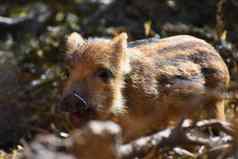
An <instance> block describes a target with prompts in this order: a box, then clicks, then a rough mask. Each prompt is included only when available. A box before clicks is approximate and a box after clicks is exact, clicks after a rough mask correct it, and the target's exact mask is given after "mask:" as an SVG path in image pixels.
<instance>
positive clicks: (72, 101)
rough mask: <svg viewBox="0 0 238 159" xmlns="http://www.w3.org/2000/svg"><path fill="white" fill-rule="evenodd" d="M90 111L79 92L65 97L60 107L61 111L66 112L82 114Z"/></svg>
mask: <svg viewBox="0 0 238 159" xmlns="http://www.w3.org/2000/svg"><path fill="white" fill-rule="evenodd" d="M87 109H88V104H87V102H86V101H85V100H84V99H83V98H82V97H81V95H80V94H79V93H78V92H77V91H73V92H72V93H70V94H68V95H66V96H64V97H63V99H62V100H61V101H60V104H59V106H58V110H59V111H65V112H72V113H73V112H81V111H85V110H87Z"/></svg>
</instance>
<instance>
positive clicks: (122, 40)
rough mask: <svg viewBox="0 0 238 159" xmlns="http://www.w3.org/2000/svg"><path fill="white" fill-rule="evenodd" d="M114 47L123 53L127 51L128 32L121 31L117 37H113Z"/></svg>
mask: <svg viewBox="0 0 238 159" xmlns="http://www.w3.org/2000/svg"><path fill="white" fill-rule="evenodd" d="M112 41H113V44H114V47H115V48H116V49H117V50H118V51H119V52H120V53H123V52H125V51H126V48H127V34H126V33H121V34H119V35H118V36H116V37H115V38H113V40H112Z"/></svg>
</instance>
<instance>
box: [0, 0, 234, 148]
mask: <svg viewBox="0 0 238 159" xmlns="http://www.w3.org/2000/svg"><path fill="white" fill-rule="evenodd" d="M237 17H238V1H237V0H199V1H198V0H146V1H145V0H47V1H44V0H38V1H36V0H35V1H34V0H11V1H9V0H5V1H4V0H0V149H4V150H11V149H13V148H15V147H17V145H18V144H19V143H21V141H22V140H27V141H29V140H31V139H32V138H33V137H34V135H35V134H38V133H49V132H57V131H59V130H60V129H62V128H64V129H68V128H69V126H68V124H67V122H66V121H65V120H62V115H61V114H59V113H55V110H54V109H55V106H56V105H57V101H58V99H59V98H60V94H61V91H62V85H63V80H64V78H65V77H64V76H65V75H64V69H65V66H64V50H65V48H64V42H65V39H66V36H67V35H68V34H69V33H71V32H74V31H77V32H80V33H81V34H82V35H83V36H84V37H90V36H94V37H95V36H99V37H101V36H103V37H109V38H110V37H112V36H115V35H117V34H118V33H120V32H127V33H128V35H129V41H133V40H137V39H143V38H147V37H151V36H155V35H159V36H160V37H161V38H162V37H167V36H171V35H177V34H190V35H194V36H196V37H199V38H202V39H204V40H206V41H208V42H209V43H211V44H212V45H213V46H214V47H215V48H216V49H217V50H218V51H219V53H220V54H221V56H222V57H223V58H224V60H225V62H226V63H227V65H228V67H229V70H230V74H231V78H232V85H233V84H234V85H235V84H236V83H237V82H238V76H237V72H238V70H237V69H238V65H237V63H238V54H237V53H238V18H237ZM227 105H228V106H227V114H228V116H229V119H232V118H233V117H234V116H235V114H236V105H237V101H236V100H231V101H228V102H227ZM231 112H232V113H231Z"/></svg>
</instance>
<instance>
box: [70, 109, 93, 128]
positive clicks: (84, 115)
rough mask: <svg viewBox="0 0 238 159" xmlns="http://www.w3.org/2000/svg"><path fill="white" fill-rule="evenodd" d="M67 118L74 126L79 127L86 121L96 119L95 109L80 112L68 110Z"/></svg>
mask: <svg viewBox="0 0 238 159" xmlns="http://www.w3.org/2000/svg"><path fill="white" fill-rule="evenodd" d="M69 118H70V120H71V122H72V124H73V126H74V127H76V128H80V127H82V126H84V125H85V124H86V123H87V122H89V121H91V120H95V119H97V113H96V111H95V110H92V109H88V110H85V111H83V112H82V111H80V112H70V113H69Z"/></svg>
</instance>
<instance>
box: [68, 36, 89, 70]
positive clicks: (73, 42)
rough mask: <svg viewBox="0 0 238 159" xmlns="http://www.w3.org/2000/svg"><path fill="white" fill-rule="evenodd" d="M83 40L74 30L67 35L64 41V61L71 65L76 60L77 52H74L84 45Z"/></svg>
mask: <svg viewBox="0 0 238 159" xmlns="http://www.w3.org/2000/svg"><path fill="white" fill-rule="evenodd" d="M84 44H85V41H84V39H83V37H82V36H81V35H80V34H78V33H76V32H74V33H71V34H70V35H69V36H68V37H67V41H66V55H65V62H66V63H67V64H68V65H69V66H71V67H73V66H74V64H75V63H76V62H77V56H78V55H77V54H76V53H75V52H76V51H77V50H79V51H81V48H82V46H84Z"/></svg>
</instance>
